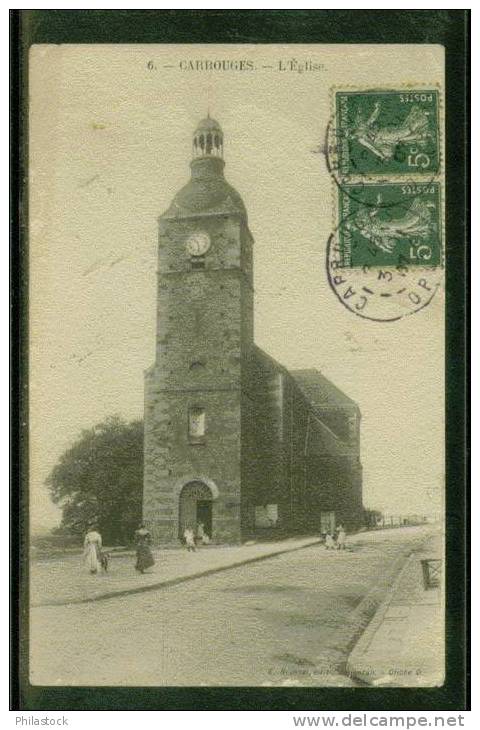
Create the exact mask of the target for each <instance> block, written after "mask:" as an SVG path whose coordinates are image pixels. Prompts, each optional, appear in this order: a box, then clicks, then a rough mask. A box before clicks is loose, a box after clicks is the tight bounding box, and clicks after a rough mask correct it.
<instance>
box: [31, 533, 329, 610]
mask: <svg viewBox="0 0 480 730" xmlns="http://www.w3.org/2000/svg"><path fill="white" fill-rule="evenodd" d="M320 544H321V540H320V539H318V538H315V540H312V541H311V542H308V543H305V544H303V545H297V546H295V547H289V548H285V549H283V550H277V551H276V552H273V553H266V554H264V555H256V556H255V557H252V558H244V559H242V560H237V561H236V562H234V563H228V565H219V566H218V567H216V568H208V569H206V570H203V571H200V572H196V573H189V574H188V575H181V576H178V577H176V578H168V579H167V580H162V581H158V582H157V583H150V584H149V585H145V586H136V587H135V588H125V589H123V590H118V591H109V592H108V593H102V594H101V595H98V596H92V597H90V598H75V599H72V600H70V601H69V600H67V601H65V600H62V601H48V602H45V603H32V604H31V607H32V608H44V607H45V608H46V607H49V606H73V605H79V604H85V603H96V602H98V601H107V600H109V599H112V598H119V597H120V596H128V595H133V594H135V593H146V592H147V591H155V590H159V589H161V588H169V587H170V586H175V585H179V584H180V583H186V582H188V581H191V580H196V579H197V578H205V577H206V576H209V575H213V574H214V573H222V572H224V571H226V570H233V569H234V568H238V567H240V566H242V565H249V564H252V563H260V562H262V561H263V560H270V559H271V558H276V557H277V556H278V555H285V554H286V553H294V552H297V551H298V550H304V549H305V548H309V547H312V546H313V545H320Z"/></svg>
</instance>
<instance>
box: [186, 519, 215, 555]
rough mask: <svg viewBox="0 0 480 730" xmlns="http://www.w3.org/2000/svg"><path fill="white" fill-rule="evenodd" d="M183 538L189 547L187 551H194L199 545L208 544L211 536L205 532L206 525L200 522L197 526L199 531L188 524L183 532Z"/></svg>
mask: <svg viewBox="0 0 480 730" xmlns="http://www.w3.org/2000/svg"><path fill="white" fill-rule="evenodd" d="M183 540H184V542H185V546H186V548H187V552H189V553H194V552H195V551H196V549H197V545H208V543H209V542H210V537H209V536H208V534H207V533H206V532H205V526H204V524H203V522H200V523H199V524H198V526H197V533H196V534H195V531H194V530H193V528H192V527H191V526H190V525H187V526H186V528H185V530H184V532H183Z"/></svg>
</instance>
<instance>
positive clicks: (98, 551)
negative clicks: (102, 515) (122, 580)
mask: <svg viewBox="0 0 480 730" xmlns="http://www.w3.org/2000/svg"><path fill="white" fill-rule="evenodd" d="M134 539H135V546H136V559H135V570H136V571H138V572H139V573H144V572H145V571H146V570H147V569H148V568H151V567H152V566H153V565H155V560H154V557H153V555H152V550H151V548H150V545H151V541H152V538H151V535H150V532H149V531H148V530H147V528H146V527H145V525H144V524H143V523H142V524H141V525H140V527H139V528H138V530H135V536H134ZM183 540H184V543H185V547H186V548H187V551H188V552H195V551H196V549H197V545H208V544H209V542H210V537H209V536H208V534H207V533H206V532H205V526H204V524H203V523H202V522H200V523H199V524H198V526H197V529H196V531H195V530H194V529H193V528H192V527H190V526H188V525H187V527H186V528H185V530H184V533H183ZM83 548H84V553H83V554H84V558H85V564H86V566H87V569H88V570H89V572H90V573H91V574H92V575H95V574H96V573H99V572H101V571H102V570H103V571H104V572H107V570H108V558H109V555H108V553H106V552H105V551H104V550H103V548H102V536H101V534H100V532H99V531H98V528H97V526H96V525H93V526H92V527H91V528H90V529H89V531H88V532H87V534H86V535H85V540H84V543H83Z"/></svg>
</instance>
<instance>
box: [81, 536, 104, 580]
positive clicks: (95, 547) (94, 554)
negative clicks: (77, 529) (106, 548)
mask: <svg viewBox="0 0 480 730" xmlns="http://www.w3.org/2000/svg"><path fill="white" fill-rule="evenodd" d="M101 550H102V536H101V535H100V533H99V532H98V531H97V530H96V529H95V527H92V528H90V530H89V531H88V532H87V534H86V535H85V540H84V541H83V555H84V558H85V563H86V566H87V568H88V570H89V571H90V573H91V574H92V575H94V574H95V573H98V571H99V570H100V568H101V565H100V553H101Z"/></svg>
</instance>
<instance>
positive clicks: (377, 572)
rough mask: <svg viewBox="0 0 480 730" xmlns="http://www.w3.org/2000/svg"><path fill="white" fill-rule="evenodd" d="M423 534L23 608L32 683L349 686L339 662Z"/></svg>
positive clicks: (392, 534)
mask: <svg viewBox="0 0 480 730" xmlns="http://www.w3.org/2000/svg"><path fill="white" fill-rule="evenodd" d="M427 532H428V528H404V529H398V530H391V531H378V532H374V533H363V534H361V535H358V536H354V537H352V538H350V541H349V542H350V545H349V547H350V549H349V550H348V551H345V552H340V551H338V552H337V551H326V550H325V549H324V548H323V546H313V547H307V548H304V549H303V550H299V551H295V552H290V553H285V554H282V555H279V556H277V557H274V558H271V559H268V560H265V561H263V562H259V563H251V564H248V565H243V566H240V567H236V568H232V569H231V570H229V571H226V572H221V573H217V574H213V575H210V576H207V577H201V578H197V579H192V580H190V581H188V582H185V583H182V584H179V585H176V586H170V587H164V588H160V589H158V590H152V591H150V592H148V593H139V594H130V595H123V596H119V597H116V598H111V599H106V600H103V601H99V602H93V603H84V604H77V605H75V604H70V605H63V606H38V607H35V608H32V610H31V614H30V630H31V637H30V651H31V677H30V679H31V682H32V683H33V684H46V685H63V684H66V685H155V686H160V685H170V686H171V685H222V686H225V685H226V686H228V685H255V686H258V685H260V686H262V685H263V686H269V685H281V686H288V685H293V686H295V685H307V686H309V685H314V686H325V685H337V686H338V685H343V686H348V685H351V684H353V683H354V682H353V680H352V679H350V678H349V677H348V676H345V674H344V671H345V662H346V658H347V656H348V653H349V651H350V649H351V647H352V646H353V644H354V643H355V640H356V638H358V634H359V632H361V630H362V628H363V627H364V626H365V622H366V621H368V619H369V618H370V617H371V615H372V613H373V611H374V610H375V608H376V607H377V606H378V603H379V601H380V600H381V598H383V597H384V595H385V591H386V590H387V588H388V586H389V585H391V582H392V581H393V578H394V577H395V575H397V574H398V571H399V570H400V568H401V566H402V565H403V563H404V561H405V559H406V556H407V554H408V553H409V552H410V551H411V550H412V549H414V548H415V547H418V545H419V544H420V542H422V541H423V540H424V539H425V537H426V535H427ZM192 557H199V558H201V555H200V554H198V555H196V556H192ZM52 590H53V587H52Z"/></svg>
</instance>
